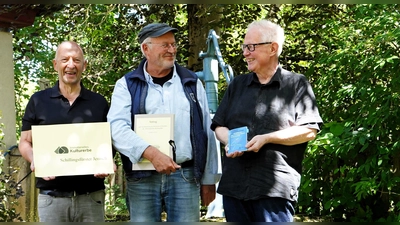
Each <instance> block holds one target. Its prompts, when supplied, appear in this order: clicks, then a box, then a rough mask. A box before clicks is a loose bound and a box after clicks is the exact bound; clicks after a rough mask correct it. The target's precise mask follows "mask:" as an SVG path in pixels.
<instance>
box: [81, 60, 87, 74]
mask: <svg viewBox="0 0 400 225" xmlns="http://www.w3.org/2000/svg"><path fill="white" fill-rule="evenodd" d="M87 63H88V61H87V59H85V62H84V63H83V70H82V72H83V71H85V70H86V66H87Z"/></svg>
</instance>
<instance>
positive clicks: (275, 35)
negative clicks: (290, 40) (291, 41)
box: [247, 19, 285, 56]
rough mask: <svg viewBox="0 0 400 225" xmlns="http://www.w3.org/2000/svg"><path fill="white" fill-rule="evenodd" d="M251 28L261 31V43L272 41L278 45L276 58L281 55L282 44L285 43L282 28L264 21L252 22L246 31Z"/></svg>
mask: <svg viewBox="0 0 400 225" xmlns="http://www.w3.org/2000/svg"><path fill="white" fill-rule="evenodd" d="M253 27H258V28H259V29H260V30H261V31H262V32H261V35H262V40H263V41H265V42H267V41H273V42H276V43H278V46H279V47H278V52H277V56H279V55H280V54H281V53H282V47H283V43H284V42H285V33H284V31H283V28H282V27H281V26H279V25H278V24H276V23H273V22H271V21H269V20H265V19H264V20H257V21H253V22H252V23H250V24H249V26H248V27H247V30H249V29H250V28H253Z"/></svg>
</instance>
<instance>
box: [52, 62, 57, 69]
mask: <svg viewBox="0 0 400 225" xmlns="http://www.w3.org/2000/svg"><path fill="white" fill-rule="evenodd" d="M56 66H57V61H56V60H55V59H53V68H54V70H56V71H57V69H56Z"/></svg>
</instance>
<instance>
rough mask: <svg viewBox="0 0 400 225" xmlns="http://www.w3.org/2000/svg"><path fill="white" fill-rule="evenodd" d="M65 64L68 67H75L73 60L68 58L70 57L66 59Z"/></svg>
mask: <svg viewBox="0 0 400 225" xmlns="http://www.w3.org/2000/svg"><path fill="white" fill-rule="evenodd" d="M67 66H68V67H75V65H74V60H73V59H72V58H70V59H69V60H68V62H67Z"/></svg>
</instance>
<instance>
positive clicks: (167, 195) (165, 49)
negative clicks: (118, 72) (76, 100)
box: [107, 23, 221, 222]
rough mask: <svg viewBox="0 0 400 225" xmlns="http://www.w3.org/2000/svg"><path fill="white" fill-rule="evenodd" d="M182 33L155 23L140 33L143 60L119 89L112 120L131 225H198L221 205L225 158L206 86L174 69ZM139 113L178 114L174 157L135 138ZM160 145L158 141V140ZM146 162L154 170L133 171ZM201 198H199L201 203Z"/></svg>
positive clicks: (184, 71)
mask: <svg viewBox="0 0 400 225" xmlns="http://www.w3.org/2000/svg"><path fill="white" fill-rule="evenodd" d="M177 31H178V29H176V28H173V27H170V26H169V25H167V24H165V23H152V24H148V25H147V26H145V27H144V28H143V29H142V30H141V31H140V32H139V34H138V40H139V43H140V48H141V51H142V53H143V55H144V57H145V58H144V59H143V60H142V61H141V62H140V64H139V66H138V67H137V68H136V69H135V70H134V71H131V72H129V73H127V74H125V75H124V76H123V77H121V78H120V79H119V80H118V81H117V82H116V84H115V88H114V91H113V94H112V98H111V106H110V110H109V113H108V115H107V119H108V121H109V122H110V124H111V135H112V141H113V145H114V146H115V148H116V149H117V150H118V151H119V152H120V153H121V154H120V155H121V158H122V162H123V167H124V171H125V177H126V179H127V206H128V208H129V213H130V220H131V222H161V213H162V212H163V211H165V212H166V214H167V218H166V221H167V222H198V221H199V220H200V199H201V204H202V205H204V206H207V205H208V204H209V203H210V202H211V201H212V200H213V199H214V198H215V184H216V183H217V182H218V181H219V178H220V174H219V173H218V171H220V170H218V166H219V165H220V160H221V159H220V154H219V152H218V150H217V145H216V139H215V136H214V133H213V132H212V131H211V129H209V127H210V124H211V118H210V114H209V109H208V105H207V96H206V92H205V90H204V87H203V84H202V83H201V81H200V80H199V79H198V77H197V76H196V74H195V73H194V72H193V71H190V70H188V69H186V68H184V67H182V66H180V65H178V64H177V63H176V62H175V59H176V53H177V48H178V46H177V43H176V40H175V33H176V32H177ZM136 114H174V118H175V120H174V126H173V133H174V139H173V140H172V142H171V143H170V144H171V146H173V148H172V149H173V151H174V153H175V154H173V155H174V156H173V157H170V156H168V155H166V154H164V153H163V152H161V151H160V150H159V149H158V148H157V146H152V145H151V144H149V143H148V142H146V141H145V140H143V139H142V138H141V137H139V136H138V135H137V134H136V133H135V132H134V129H133V128H134V118H135V115H136ZM154 138H157V137H154ZM143 159H147V160H149V161H150V162H151V164H152V166H153V167H154V170H151V169H149V170H132V166H133V164H136V163H139V162H141V161H142V160H143ZM200 197H201V198H200Z"/></svg>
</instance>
